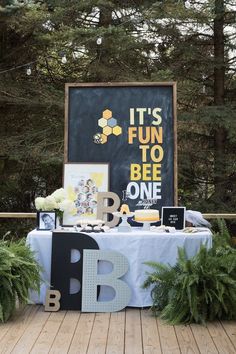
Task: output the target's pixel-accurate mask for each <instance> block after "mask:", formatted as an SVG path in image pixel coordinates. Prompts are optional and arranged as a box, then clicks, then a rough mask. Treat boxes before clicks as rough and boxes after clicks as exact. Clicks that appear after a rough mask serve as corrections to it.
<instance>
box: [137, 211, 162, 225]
mask: <svg viewBox="0 0 236 354" xmlns="http://www.w3.org/2000/svg"><path fill="white" fill-rule="evenodd" d="M134 220H135V221H140V222H142V221H150V222H155V221H158V220H160V216H159V211H158V210H155V209H141V210H135V211H134Z"/></svg>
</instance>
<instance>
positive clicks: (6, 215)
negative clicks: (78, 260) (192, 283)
mask: <svg viewBox="0 0 236 354" xmlns="http://www.w3.org/2000/svg"><path fill="white" fill-rule="evenodd" d="M202 215H203V217H204V218H205V219H236V214H202ZM36 217H37V213H0V218H5V219H16V218H19V219H35V218H36Z"/></svg>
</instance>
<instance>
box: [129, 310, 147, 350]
mask: <svg viewBox="0 0 236 354" xmlns="http://www.w3.org/2000/svg"><path fill="white" fill-rule="evenodd" d="M142 353H143V350H142V330H141V317H140V310H139V309H131V308H129V309H127V310H126V320H125V354H142Z"/></svg>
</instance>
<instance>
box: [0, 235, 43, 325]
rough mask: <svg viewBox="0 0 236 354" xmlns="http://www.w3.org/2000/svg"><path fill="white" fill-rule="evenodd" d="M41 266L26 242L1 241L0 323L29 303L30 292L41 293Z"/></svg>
mask: <svg viewBox="0 0 236 354" xmlns="http://www.w3.org/2000/svg"><path fill="white" fill-rule="evenodd" d="M40 270H41V269H40V266H39V265H38V264H37V262H36V261H35V259H34V255H33V252H32V251H31V250H30V249H29V247H28V246H26V245H25V240H24V239H22V240H20V241H16V242H12V241H5V240H0V321H1V322H6V321H7V320H8V319H9V318H10V317H11V315H12V314H13V313H14V311H15V310H16V307H17V306H20V307H22V306H24V305H25V304H27V302H28V291H29V289H33V290H36V291H39V287H40Z"/></svg>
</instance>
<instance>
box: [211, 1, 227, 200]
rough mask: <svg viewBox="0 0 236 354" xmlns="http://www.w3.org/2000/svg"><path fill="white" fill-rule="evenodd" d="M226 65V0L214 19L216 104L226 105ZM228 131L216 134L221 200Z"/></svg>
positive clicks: (217, 4)
mask: <svg viewBox="0 0 236 354" xmlns="http://www.w3.org/2000/svg"><path fill="white" fill-rule="evenodd" d="M224 93H225V65H224V0H215V19H214V104H215V105H216V106H222V105H224ZM226 137H227V134H226V130H225V129H224V128H223V127H217V128H216V130H215V134H214V144H215V171H214V172H215V173H214V177H215V178H214V184H215V192H216V193H215V194H216V195H217V196H218V197H219V198H220V199H221V198H222V197H223V196H224V192H225V188H224V186H225V182H226V173H225V170H226V168H225V167H226V163H225V142H226Z"/></svg>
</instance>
